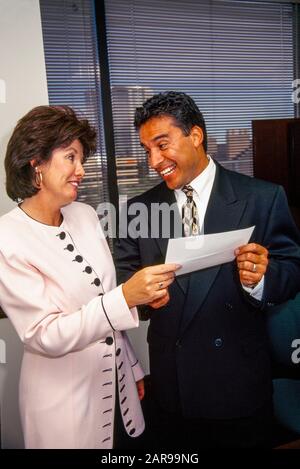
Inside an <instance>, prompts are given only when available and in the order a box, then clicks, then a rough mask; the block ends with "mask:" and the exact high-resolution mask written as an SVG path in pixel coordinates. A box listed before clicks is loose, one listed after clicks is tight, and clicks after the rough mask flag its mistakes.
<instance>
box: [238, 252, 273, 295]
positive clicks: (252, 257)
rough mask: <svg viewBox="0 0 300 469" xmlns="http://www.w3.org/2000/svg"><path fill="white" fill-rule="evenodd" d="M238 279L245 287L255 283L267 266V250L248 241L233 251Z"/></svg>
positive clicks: (258, 280) (252, 285)
mask: <svg viewBox="0 0 300 469" xmlns="http://www.w3.org/2000/svg"><path fill="white" fill-rule="evenodd" d="M234 253H235V256H236V260H237V265H238V269H239V275H240V281H241V283H242V284H243V285H244V286H245V287H254V286H255V285H257V284H258V283H259V282H260V280H261V279H262V277H263V276H264V274H265V273H266V270H267V267H268V263H269V260H268V256H269V251H268V250H267V249H266V248H264V247H263V246H261V245H260V244H256V243H250V244H246V245H245V246H240V247H239V248H237V249H236V250H235V251H234Z"/></svg>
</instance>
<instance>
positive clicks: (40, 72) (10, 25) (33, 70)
mask: <svg viewBox="0 0 300 469" xmlns="http://www.w3.org/2000/svg"><path fill="white" fill-rule="evenodd" d="M0 58H1V60H0V216H1V215H3V213H5V212H7V211H8V210H9V209H10V208H12V207H13V206H14V203H13V202H12V201H10V199H9V198H8V197H7V195H6V192H5V175H4V167H3V160H4V155H5V149H6V145H7V142H8V139H9V137H10V135H11V132H12V130H13V128H14V126H15V124H16V122H17V120H18V119H19V118H20V117H22V116H23V115H24V114H25V113H26V112H27V111H29V110H30V109H31V108H33V107H34V106H37V105H39V104H48V93H47V80H46V69H45V60H44V51H43V41H42V30H41V20H40V9H39V1H38V0H0Z"/></svg>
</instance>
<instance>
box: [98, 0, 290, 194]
mask: <svg viewBox="0 0 300 469" xmlns="http://www.w3.org/2000/svg"><path fill="white" fill-rule="evenodd" d="M105 10H106V27H107V41H108V54H109V65H110V80H111V92H112V106H113V122H114V136H115V145H116V159H117V160H116V161H117V175H118V186H119V193H120V196H121V198H124V197H125V196H126V195H128V196H133V195H135V194H138V193H141V192H143V191H145V190H146V189H147V188H149V187H151V186H153V185H155V184H156V183H158V182H159V181H160V179H159V178H158V176H157V175H156V174H155V173H154V172H153V171H152V170H149V169H148V166H147V162H146V158H145V156H144V153H143V151H142V149H141V147H140V145H139V141H138V137H137V135H136V132H135V130H134V128H133V116H134V110H135V108H136V106H139V105H141V103H142V102H143V101H144V100H145V99H147V98H148V97H150V96H151V95H153V94H154V93H157V92H161V91H165V90H177V91H184V92H186V93H188V94H189V95H191V96H192V97H193V98H194V99H195V101H196V103H197V104H198V106H199V108H200V110H201V111H202V112H203V114H204V117H205V120H206V123H207V130H208V136H209V138H208V143H209V148H208V150H209V153H210V154H211V155H212V156H213V157H214V158H215V159H217V160H218V161H220V162H221V163H222V164H223V165H224V166H225V167H227V168H230V169H233V170H236V171H239V172H243V173H246V174H249V175H252V173H253V170H252V135H251V120H253V119H263V118H285V117H293V116H294V105H293V102H292V100H291V93H292V81H293V78H294V77H293V73H294V68H293V60H294V56H293V6H292V5H291V4H287V3H282V4H281V3H278V2H276V3H270V2H266V3H264V2H253V1H251V2H250V1H249V2H245V1H234V0H232V1H230V0H228V1H220V0H219V1H209V0H201V1H199V0H185V1H184V2H183V1H182V0H152V1H151V2H150V1H149V0H106V1H105Z"/></svg>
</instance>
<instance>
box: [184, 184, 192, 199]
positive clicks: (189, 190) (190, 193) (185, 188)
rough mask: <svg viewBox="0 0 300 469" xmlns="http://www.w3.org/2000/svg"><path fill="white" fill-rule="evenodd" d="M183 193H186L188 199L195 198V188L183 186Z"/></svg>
mask: <svg viewBox="0 0 300 469" xmlns="http://www.w3.org/2000/svg"><path fill="white" fill-rule="evenodd" d="M181 190H182V192H184V193H185V195H186V196H187V197H188V198H193V190H194V189H193V188H192V186H183V188H182V189H181Z"/></svg>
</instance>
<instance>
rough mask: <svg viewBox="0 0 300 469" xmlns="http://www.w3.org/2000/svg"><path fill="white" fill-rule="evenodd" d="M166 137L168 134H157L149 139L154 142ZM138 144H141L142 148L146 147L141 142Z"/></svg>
mask: <svg viewBox="0 0 300 469" xmlns="http://www.w3.org/2000/svg"><path fill="white" fill-rule="evenodd" d="M166 137H169V134H168V133H164V134H159V135H156V136H155V137H153V138H152V139H151V142H156V141H157V140H159V139H160V138H166ZM140 144H141V146H142V147H145V146H146V145H145V144H144V143H143V142H140Z"/></svg>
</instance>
